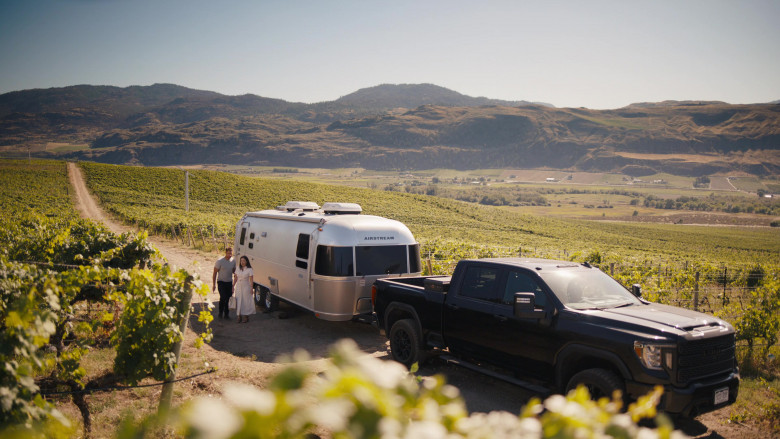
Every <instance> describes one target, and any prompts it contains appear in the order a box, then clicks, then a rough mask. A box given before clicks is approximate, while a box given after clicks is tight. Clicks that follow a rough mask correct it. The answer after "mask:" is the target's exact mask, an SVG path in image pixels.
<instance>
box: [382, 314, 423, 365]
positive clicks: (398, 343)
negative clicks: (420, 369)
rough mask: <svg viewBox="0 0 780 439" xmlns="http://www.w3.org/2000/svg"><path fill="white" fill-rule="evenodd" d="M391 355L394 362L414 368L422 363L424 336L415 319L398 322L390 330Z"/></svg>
mask: <svg viewBox="0 0 780 439" xmlns="http://www.w3.org/2000/svg"><path fill="white" fill-rule="evenodd" d="M390 354H391V355H392V356H393V360H395V361H397V362H399V363H401V364H403V365H405V366H406V367H412V364H414V363H418V364H419V363H421V362H422V358H423V356H422V354H423V345H422V336H421V335H420V331H419V330H418V329H417V325H416V324H415V322H414V320H413V319H403V320H398V321H397V322H395V323H393V327H392V328H391V329H390Z"/></svg>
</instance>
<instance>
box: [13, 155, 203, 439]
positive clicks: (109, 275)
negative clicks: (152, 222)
mask: <svg viewBox="0 0 780 439" xmlns="http://www.w3.org/2000/svg"><path fill="white" fill-rule="evenodd" d="M64 171H65V167H64V164H63V163H52V162H38V161H36V162H32V163H27V162H13V161H0V180H2V181H3V182H6V183H8V184H9V186H8V193H7V194H6V193H4V194H3V197H0V203H2V206H3V207H4V208H5V210H4V211H3V216H2V218H0V319H1V320H0V322H2V331H0V361H2V364H3V365H4V367H3V368H2V369H0V406H1V407H2V410H0V431H2V433H3V435H8V436H9V437H38V436H46V437H59V436H63V435H67V434H68V432H69V431H70V428H71V427H70V423H69V422H68V420H67V419H65V418H64V417H63V416H62V415H61V414H60V413H59V412H58V411H57V410H55V409H54V408H53V407H52V406H51V405H50V404H49V403H48V402H46V401H45V400H44V399H43V398H42V397H41V395H40V393H39V388H38V385H37V384H36V381H35V380H36V379H37V378H39V377H38V375H39V374H41V373H43V371H46V373H48V374H49V376H48V377H47V382H49V383H53V384H54V385H65V386H66V388H68V389H69V390H77V389H78V388H83V387H84V386H85V384H86V383H85V382H84V381H85V378H86V371H85V370H84V368H83V367H82V365H81V361H82V357H83V356H84V354H85V353H86V347H87V346H88V345H90V344H92V343H94V337H93V335H94V333H93V328H97V327H100V326H102V327H105V328H108V329H109V330H110V329H111V328H114V327H116V326H114V320H115V318H116V316H115V315H114V314H108V315H106V316H104V319H103V320H102V321H93V322H82V323H80V324H74V317H75V316H76V315H77V314H79V311H78V309H77V304H78V303H80V302H84V301H87V302H101V303H102V302H106V301H108V302H110V305H109V306H111V307H112V308H113V310H115V312H116V313H117V314H116V315H117V316H121V318H120V324H119V326H118V330H117V332H116V333H115V334H114V337H113V340H114V341H115V345H116V346H117V358H132V359H133V360H134V361H137V362H138V364H142V365H143V367H137V366H138V364H135V365H132V366H131V367H128V364H127V362H124V363H121V364H119V365H117V367H116V372H117V373H119V374H124V375H125V376H126V379H127V381H128V382H137V381H138V380H139V379H140V378H142V377H145V376H148V375H152V376H154V377H160V378H159V379H164V378H165V377H168V376H169V375H170V373H171V372H172V370H173V369H174V368H175V366H176V365H175V362H172V354H171V345H172V343H174V342H176V341H178V340H180V339H181V329H180V327H179V325H180V323H181V322H182V319H183V317H184V316H185V315H186V314H187V312H188V311H189V310H188V305H189V297H191V295H192V294H193V293H197V294H202V295H205V294H207V292H208V291H207V289H206V288H205V287H203V286H202V285H201V284H200V283H199V282H197V281H194V280H193V279H192V278H190V277H189V275H187V274H186V273H184V272H178V273H171V272H170V269H168V268H167V267H162V266H159V265H151V261H152V257H153V256H155V255H156V254H157V252H156V250H155V249H154V248H153V247H152V246H151V244H150V243H149V242H148V241H147V239H146V234H145V233H141V234H139V235H132V234H123V235H120V236H116V235H114V234H112V233H110V232H109V231H107V230H106V229H105V228H104V227H102V226H99V225H96V224H94V223H92V222H90V221H86V220H79V219H77V218H76V215H75V211H74V210H73V208H72V206H71V205H70V204H68V203H67V202H68V201H69V198H68V196H67V193H68V189H67V187H68V180H67V174H66V173H64ZM41 182H44V183H45V184H47V185H50V186H49V187H45V188H43V187H39V185H40V184H41ZM4 189H5V187H4ZM48 194H59V196H60V197H58V198H56V199H52V198H51V197H49V195H48ZM60 198H62V199H64V200H65V201H66V203H63V202H61V200H60ZM14 260H15V261H14ZM19 261H26V262H29V264H27V263H21V262H19ZM33 263H34V264H37V265H33ZM139 265H140V266H147V265H151V268H148V269H141V268H137V267H138V266H139ZM132 267H136V268H132ZM123 309H125V310H127V312H128V314H127V315H125V313H124V312H122V311H123ZM79 317H80V318H89V315H86V314H84V313H82V315H80V316H79ZM210 319H211V314H210V313H208V312H201V314H200V315H199V320H201V321H202V322H205V323H208V322H209V321H210ZM101 324H102V325H101ZM128 328H130V329H129V330H128ZM205 328H206V330H205V332H204V333H203V334H200V336H199V337H198V338H197V340H196V344H202V343H203V342H204V340H208V339H209V337H210V330H209V329H208V325H206V326H205ZM124 337H126V339H125V338H124ZM47 345H49V346H50V347H51V351H53V352H54V353H55V355H54V356H52V355H47V354H45V353H44V352H46V351H48V349H46V348H47ZM150 363H151V364H152V365H151V366H150V365H149V364H150ZM86 425H88V422H87V417H86V416H85V426H86ZM87 433H88V432H87Z"/></svg>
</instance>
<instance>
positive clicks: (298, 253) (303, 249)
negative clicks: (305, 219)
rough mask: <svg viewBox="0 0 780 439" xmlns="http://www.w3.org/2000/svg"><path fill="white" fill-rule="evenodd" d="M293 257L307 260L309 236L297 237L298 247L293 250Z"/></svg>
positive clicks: (302, 234) (301, 235)
mask: <svg viewBox="0 0 780 439" xmlns="http://www.w3.org/2000/svg"><path fill="white" fill-rule="evenodd" d="M295 257H296V258H301V259H306V260H308V259H309V235H308V234H306V233H301V234H300V235H298V247H297V248H296V249H295Z"/></svg>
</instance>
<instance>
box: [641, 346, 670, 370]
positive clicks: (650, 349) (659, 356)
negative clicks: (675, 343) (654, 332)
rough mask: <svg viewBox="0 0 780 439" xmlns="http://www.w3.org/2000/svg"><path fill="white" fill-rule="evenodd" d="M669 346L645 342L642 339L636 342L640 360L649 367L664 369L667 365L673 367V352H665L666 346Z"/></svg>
mask: <svg viewBox="0 0 780 439" xmlns="http://www.w3.org/2000/svg"><path fill="white" fill-rule="evenodd" d="M667 347H668V346H665V345H659V344H652V343H643V342H640V341H635V342H634V352H635V353H636V356H637V357H639V361H640V362H642V365H644V366H645V367H646V368H648V369H653V370H662V369H663V366H664V365H665V366H666V367H667V368H669V369H672V366H673V356H672V353H671V352H666V353H664V352H663V350H664V348H667Z"/></svg>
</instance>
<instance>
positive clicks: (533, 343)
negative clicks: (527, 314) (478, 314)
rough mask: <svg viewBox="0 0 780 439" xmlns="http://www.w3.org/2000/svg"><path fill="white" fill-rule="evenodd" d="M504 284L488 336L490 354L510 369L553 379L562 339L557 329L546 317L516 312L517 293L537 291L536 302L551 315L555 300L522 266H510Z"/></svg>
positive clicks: (537, 307)
mask: <svg viewBox="0 0 780 439" xmlns="http://www.w3.org/2000/svg"><path fill="white" fill-rule="evenodd" d="M505 271H506V275H505V276H502V278H503V279H504V282H503V284H502V285H501V291H502V298H501V301H500V303H498V304H496V306H495V308H494V317H495V318H494V319H493V320H492V321H491V323H492V328H493V330H492V331H491V336H490V338H488V339H486V340H485V342H486V344H487V346H486V347H487V348H488V349H490V350H491V351H492V352H491V355H493V356H494V358H496V359H500V361H501V362H502V363H504V366H505V367H507V368H509V369H515V370H521V371H523V372H524V373H529V374H531V375H533V376H535V377H537V378H541V379H551V378H552V373H553V367H552V364H553V355H554V353H555V352H557V351H558V349H557V348H556V346H557V345H558V344H559V343H560V342H559V340H557V337H556V336H555V331H554V330H552V329H551V328H550V327H549V325H550V323H551V322H547V323H546V324H545V323H544V322H543V321H542V320H544V319H529V318H517V317H515V316H514V295H515V293H534V306H535V308H536V309H539V310H546V311H547V312H548V317H547V319H550V318H551V317H552V302H551V301H550V300H549V299H548V296H547V293H546V292H545V291H544V289H543V288H542V287H541V286H540V284H539V282H537V281H536V277H535V275H533V274H532V273H529V272H527V271H525V270H522V269H507V270H505Z"/></svg>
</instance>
